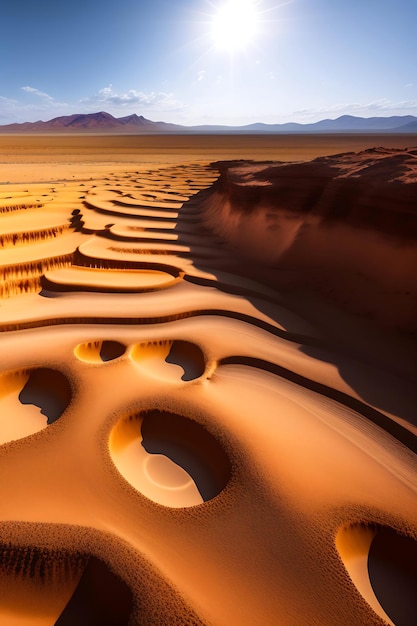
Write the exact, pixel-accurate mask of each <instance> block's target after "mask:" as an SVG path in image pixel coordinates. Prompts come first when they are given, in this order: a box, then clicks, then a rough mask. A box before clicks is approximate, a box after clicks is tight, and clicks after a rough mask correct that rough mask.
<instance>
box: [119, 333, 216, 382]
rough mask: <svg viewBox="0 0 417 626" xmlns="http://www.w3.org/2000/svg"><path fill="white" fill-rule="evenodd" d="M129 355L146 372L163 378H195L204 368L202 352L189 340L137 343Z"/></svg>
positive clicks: (204, 360)
mask: <svg viewBox="0 0 417 626" xmlns="http://www.w3.org/2000/svg"><path fill="white" fill-rule="evenodd" d="M131 357H132V359H133V360H134V361H135V362H136V363H137V364H138V365H139V366H140V367H141V368H143V369H144V370H145V371H146V373H147V374H150V375H151V376H154V377H156V378H161V379H164V380H179V379H181V380H184V381H190V380H195V379H196V378H200V376H202V375H203V374H204V372H205V370H206V358H205V355H204V352H203V351H202V349H201V348H200V347H199V346H197V345H196V344H194V343H191V342H189V341H182V340H160V341H148V342H143V343H138V344H136V345H135V346H133V348H132V351H131Z"/></svg>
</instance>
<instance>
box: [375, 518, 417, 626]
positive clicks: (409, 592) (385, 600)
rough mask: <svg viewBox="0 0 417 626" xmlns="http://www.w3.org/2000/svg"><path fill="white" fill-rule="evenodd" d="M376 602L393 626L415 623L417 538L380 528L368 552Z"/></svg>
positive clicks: (416, 616) (406, 625)
mask: <svg viewBox="0 0 417 626" xmlns="http://www.w3.org/2000/svg"><path fill="white" fill-rule="evenodd" d="M368 572H369V578H370V581H371V585H372V588H373V590H374V593H375V595H376V597H377V598H378V601H379V602H380V604H381V606H382V607H383V609H384V611H385V612H386V613H387V615H388V616H389V617H390V618H391V619H392V621H393V622H394V624H395V625H396V626H414V625H415V624H417V593H416V591H417V541H415V540H414V539H412V538H411V537H407V536H405V535H400V534H398V533H396V532H395V531H394V530H393V529H392V528H388V527H380V528H379V529H378V530H377V533H376V535H375V537H374V539H373V541H372V544H371V547H370V550H369V555H368Z"/></svg>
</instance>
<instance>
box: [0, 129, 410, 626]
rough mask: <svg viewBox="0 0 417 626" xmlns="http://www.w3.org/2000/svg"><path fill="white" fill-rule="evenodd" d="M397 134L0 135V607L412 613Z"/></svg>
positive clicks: (364, 619)
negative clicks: (229, 135) (228, 135)
mask: <svg viewBox="0 0 417 626" xmlns="http://www.w3.org/2000/svg"><path fill="white" fill-rule="evenodd" d="M140 142H142V143H140ZM416 143H417V141H416V138H415V136H410V137H407V136H401V137H399V136H397V137H396V136H385V137H376V136H360V135H357V136H356V135H355V136H339V137H333V136H320V137H302V136H295V137H291V136H285V137H266V138H265V137H264V138H260V137H246V138H245V137H231V138H227V137H222V138H218V137H217V138H215V137H204V138H195V137H186V138H173V137H169V138H164V137H153V138H152V137H140V138H136V137H126V138H122V137H115V136H111V137H99V136H94V137H86V136H83V137H74V136H65V137H54V136H48V137H43V138H42V137H26V138H25V137H22V136H19V137H17V136H16V137H11V136H7V137H0V147H1V158H0V160H1V162H2V165H1V167H2V172H3V173H2V176H3V180H2V182H1V184H0V272H1V275H2V283H1V300H0V354H1V360H0V444H1V445H0V472H1V476H2V480H1V482H0V501H1V503H2V513H1V518H0V622H1V623H2V624H3V623H4V624H7V626H9V625H10V626H21V625H29V624H31V625H32V624H33V625H35V624H36V625H37V626H47V625H48V626H49V625H53V624H57V625H58V626H63V625H73V624H77V625H78V624H80V625H88V626H92V625H97V626H99V625H100V626H103V625H104V624H107V625H119V626H121V625H139V624H143V625H160V626H166V625H167V624H179V625H186V624H207V625H211V624H212V625H215V626H230V625H232V624H233V625H234V624H239V626H253V625H254V624H257V625H258V624H259V625H262V626H263V625H265V626H270V625H272V624H274V625H275V624H277V625H278V624H279V625H281V624H282V625H285V626H287V625H294V626H300V625H304V624H305V625H306V626H307V625H308V626H310V625H313V624H318V625H320V626H339V625H340V626H347V625H349V626H351V625H352V626H356V625H357V626H363V625H364V624H367V625H368V624H375V625H378V624H387V623H388V624H395V625H397V626H412V625H414V624H415V623H416V621H415V620H416V617H415V616H416V615H417V605H416V599H415V588H416V583H417V566H416V563H417V515H416V512H417V494H416V490H417V464H416V451H417V445H416V444H417V439H416V435H417V422H416V417H415V407H416V393H415V384H414V383H415V378H414V377H415V369H416V368H415V366H416V360H415V354H416V352H415V348H416V343H417V341H416V338H417V332H416V331H417V327H416V326H417V324H416V319H417V306H416V303H417V281H416V272H415V268H416V267H417V258H416V257H417V252H416V230H417V226H416V224H417V216H416V206H417V150H416V149H415V148H413V146H415V144H416ZM380 146H383V147H380ZM242 159H243V160H242Z"/></svg>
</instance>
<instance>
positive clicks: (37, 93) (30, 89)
mask: <svg viewBox="0 0 417 626" xmlns="http://www.w3.org/2000/svg"><path fill="white" fill-rule="evenodd" d="M21 89H22V91H26V93H31V94H33V95H34V96H39V97H40V98H46V100H53V97H52V96H50V95H49V94H48V93H45V92H44V91H40V90H39V89H36V87H30V86H29V85H26V87H21Z"/></svg>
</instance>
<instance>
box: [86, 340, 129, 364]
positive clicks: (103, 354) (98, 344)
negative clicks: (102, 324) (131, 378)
mask: <svg viewBox="0 0 417 626" xmlns="http://www.w3.org/2000/svg"><path fill="white" fill-rule="evenodd" d="M125 352H126V346H125V345H124V344H123V343H120V342H119V341H108V340H103V341H87V342H85V343H80V344H79V345H78V346H77V347H76V348H75V349H74V354H75V356H76V357H77V359H79V360H80V361H85V362H86V363H106V362H107V361H114V360H115V359H118V358H119V357H121V356H123V355H124V353H125Z"/></svg>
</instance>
